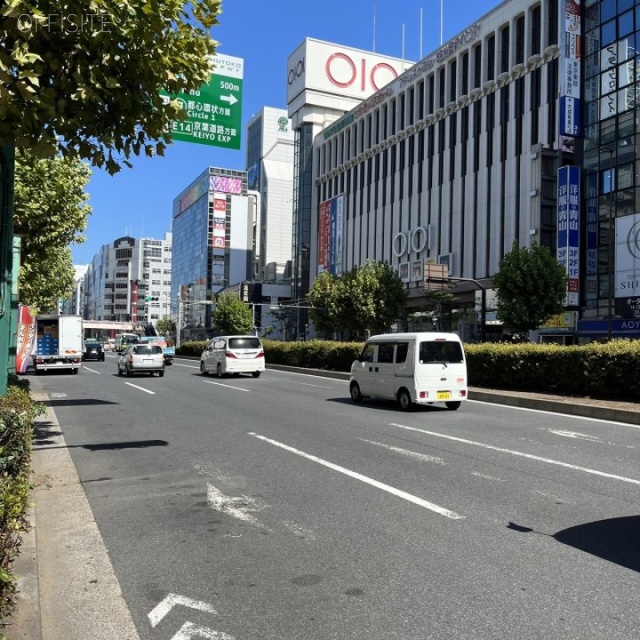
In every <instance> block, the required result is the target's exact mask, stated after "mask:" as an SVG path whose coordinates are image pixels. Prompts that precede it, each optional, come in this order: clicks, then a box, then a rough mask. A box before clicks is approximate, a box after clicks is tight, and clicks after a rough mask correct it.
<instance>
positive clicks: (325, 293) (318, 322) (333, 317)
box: [307, 271, 350, 337]
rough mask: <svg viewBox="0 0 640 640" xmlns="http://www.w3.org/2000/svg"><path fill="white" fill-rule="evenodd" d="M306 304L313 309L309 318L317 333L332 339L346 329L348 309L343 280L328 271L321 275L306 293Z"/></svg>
mask: <svg viewBox="0 0 640 640" xmlns="http://www.w3.org/2000/svg"><path fill="white" fill-rule="evenodd" d="M307 302H309V303H310V304H311V306H312V307H313V308H312V309H311V310H310V311H309V317H310V318H311V320H312V321H313V324H314V325H315V328H316V330H317V331H320V332H322V333H327V334H329V335H330V336H332V337H333V336H339V335H340V333H341V330H343V329H345V328H347V324H348V322H347V319H348V316H349V308H350V307H349V299H348V295H347V287H346V283H345V281H344V279H342V278H339V277H338V276H336V275H333V274H332V273H329V272H328V271H325V272H323V273H321V274H320V275H319V276H318V277H317V278H316V279H315V280H314V282H313V286H312V287H311V289H309V292H308V293H307Z"/></svg>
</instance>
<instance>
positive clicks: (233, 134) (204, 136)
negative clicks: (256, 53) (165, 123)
mask: <svg viewBox="0 0 640 640" xmlns="http://www.w3.org/2000/svg"><path fill="white" fill-rule="evenodd" d="M212 63H213V65H214V71H213V73H212V74H211V78H210V80H209V82H208V83H207V84H203V85H202V86H201V87H200V89H195V90H193V91H191V92H190V93H189V94H185V93H179V94H177V95H174V96H169V94H168V93H166V92H164V91H161V92H160V93H161V95H162V96H163V99H164V100H167V101H169V100H171V99H174V100H177V101H178V102H179V103H180V106H181V107H182V109H183V110H184V111H185V112H186V113H187V118H186V120H182V121H174V122H172V123H171V137H172V138H173V139H174V140H181V141H183V142H196V143H199V144H207V145H211V146H215V147H224V148H226V149H240V137H241V136H240V134H241V129H242V83H243V76H244V60H243V59H242V58H235V57H233V56H225V55H216V56H214V57H213V58H212Z"/></svg>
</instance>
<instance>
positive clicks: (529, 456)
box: [389, 422, 640, 485]
mask: <svg viewBox="0 0 640 640" xmlns="http://www.w3.org/2000/svg"><path fill="white" fill-rule="evenodd" d="M389 426H391V427H398V428H399V429H406V430H407V431H417V432H418V433H426V434H427V435H429V436H435V437H436V438H444V439H446V440H452V441H454V442H460V443H462V444H470V445H472V446H474V447H480V448H482V449H489V450H491V451H498V452H499V453H508V454H510V455H512V456H519V457H520V458H527V459H528V460H535V461H537V462H544V463H546V464H554V465H557V466H558V467H564V468H565V469H573V470H574V471H583V472H584V473H590V474H592V475H594V476H600V477H602V478H609V479H611V480H620V481H622V482H629V483H630V484H637V485H640V480H634V479H633V478H626V477H624V476H617V475H615V474H613V473H605V472H604V471H597V470H596V469H589V468H588V467H580V466H578V465H575V464H569V463H568V462H560V461H559V460H552V459H551V458H542V457H540V456H534V455H533V454H531V453H524V452H523V451H514V450H513V449H504V448H502V447H494V446H493V445H491V444H485V443H484V442H475V441H474V440H467V439H466V438H458V437H456V436H446V435H444V434H442V433H436V432H435V431H426V430H425V429H417V428H416V427H409V426H407V425H404V424H397V423H395V422H391V423H389Z"/></svg>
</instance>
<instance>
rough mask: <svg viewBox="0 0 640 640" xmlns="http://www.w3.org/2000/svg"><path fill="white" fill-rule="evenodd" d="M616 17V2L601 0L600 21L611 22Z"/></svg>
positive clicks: (613, 0)
mask: <svg viewBox="0 0 640 640" xmlns="http://www.w3.org/2000/svg"><path fill="white" fill-rule="evenodd" d="M615 15H616V0H602V2H601V3H600V20H601V21H602V22H604V21H605V20H611V18H613V17H614V16H615Z"/></svg>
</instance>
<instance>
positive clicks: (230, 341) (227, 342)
mask: <svg viewBox="0 0 640 640" xmlns="http://www.w3.org/2000/svg"><path fill="white" fill-rule="evenodd" d="M264 370H265V364H264V348H263V346H262V342H260V338H258V337H256V336H219V337H217V338H213V339H211V340H209V342H208V344H207V348H206V349H205V350H204V351H203V352H202V355H201V356H200V373H201V374H202V375H203V376H208V375H209V374H210V373H215V374H216V375H217V376H218V377H219V378H220V377H222V376H224V375H227V374H229V373H233V374H239V373H250V374H251V375H252V376H253V377H254V378H257V377H259V376H260V374H261V373H262V372H263V371H264Z"/></svg>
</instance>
